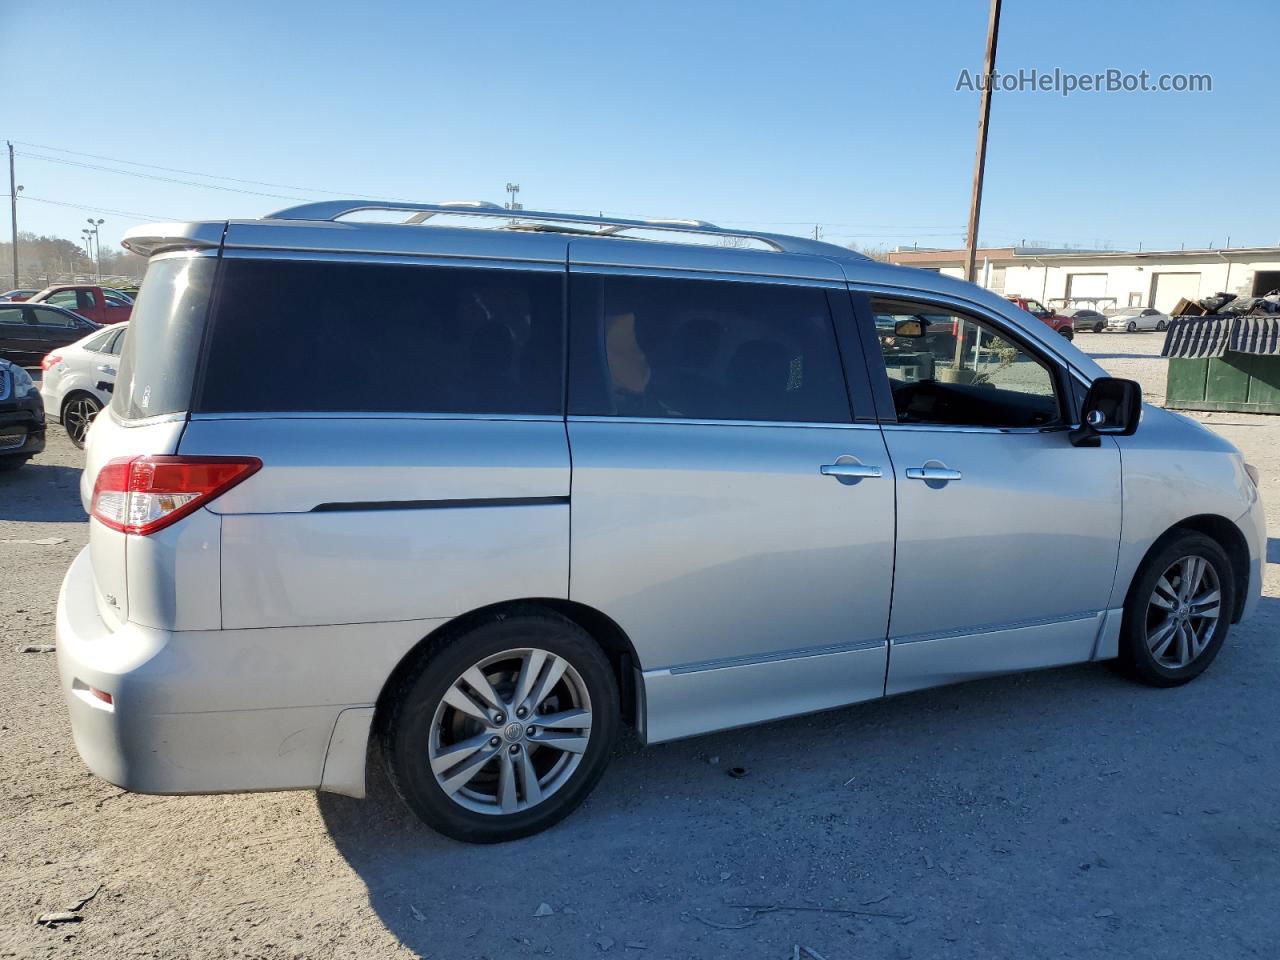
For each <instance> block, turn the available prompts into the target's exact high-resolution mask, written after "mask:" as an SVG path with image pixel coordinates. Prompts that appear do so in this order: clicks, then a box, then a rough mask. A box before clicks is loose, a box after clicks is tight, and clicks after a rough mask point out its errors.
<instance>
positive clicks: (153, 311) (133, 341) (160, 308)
mask: <svg viewBox="0 0 1280 960" xmlns="http://www.w3.org/2000/svg"><path fill="white" fill-rule="evenodd" d="M216 268H217V261H216V260H215V259H214V258H212V257H171V258H167V259H162V260H154V261H152V262H151V264H150V265H148V267H147V275H146V277H145V278H144V280H143V283H142V289H141V291H140V292H139V293H138V300H137V302H136V303H135V304H134V307H133V314H132V316H131V317H130V324H129V325H130V328H131V329H132V330H133V331H134V335H133V336H131V337H127V338H126V339H125V347H124V351H123V353H122V354H121V356H120V373H119V376H118V377H117V378H116V387H115V392H114V395H113V397H112V400H111V409H112V410H113V411H114V412H115V413H116V414H117V415H118V416H120V417H122V418H124V419H126V420H134V419H141V418H143V417H156V416H161V415H164V414H171V413H181V412H185V411H186V410H188V409H189V408H190V406H191V385H192V383H193V381H194V379H195V370H196V362H197V360H198V357H199V352H200V339H201V337H202V335H203V333H204V323H205V315H206V313H207V312H208V306H209V295H210V292H211V290H212V289H213V278H214V272H215V270H216Z"/></svg>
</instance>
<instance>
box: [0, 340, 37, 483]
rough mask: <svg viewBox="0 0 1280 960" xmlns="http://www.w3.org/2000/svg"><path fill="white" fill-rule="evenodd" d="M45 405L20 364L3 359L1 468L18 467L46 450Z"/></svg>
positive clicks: (0, 361) (0, 381)
mask: <svg viewBox="0 0 1280 960" xmlns="http://www.w3.org/2000/svg"><path fill="white" fill-rule="evenodd" d="M44 434H45V425H44V404H43V403H42V402H41V400H40V391H38V390H37V389H36V386H35V384H34V383H33V382H32V380H31V374H29V373H27V371H26V370H24V369H23V368H22V367H21V366H20V365H18V364H16V363H12V362H10V361H9V360H5V359H3V358H0V471H4V470H17V469H18V468H19V467H20V466H22V465H23V464H24V463H26V462H27V461H28V460H30V459H31V458H32V457H34V456H35V455H36V454H37V453H39V452H40V451H41V450H43V449H44Z"/></svg>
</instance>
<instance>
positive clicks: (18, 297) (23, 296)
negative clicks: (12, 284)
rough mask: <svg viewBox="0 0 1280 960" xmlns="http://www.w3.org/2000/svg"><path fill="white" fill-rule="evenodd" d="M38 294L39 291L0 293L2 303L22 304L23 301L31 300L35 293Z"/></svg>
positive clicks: (8, 291) (7, 291)
mask: <svg viewBox="0 0 1280 960" xmlns="http://www.w3.org/2000/svg"><path fill="white" fill-rule="evenodd" d="M38 292H39V291H37V290H6V291H5V292H4V293H0V301H3V302H8V303H21V302H22V301H24V300H27V299H29V298H30V297H31V295H32V294H33V293H38Z"/></svg>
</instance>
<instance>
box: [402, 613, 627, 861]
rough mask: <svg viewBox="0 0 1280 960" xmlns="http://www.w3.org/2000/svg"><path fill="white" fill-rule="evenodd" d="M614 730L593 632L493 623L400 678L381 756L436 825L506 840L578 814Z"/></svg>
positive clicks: (526, 621)
mask: <svg viewBox="0 0 1280 960" xmlns="http://www.w3.org/2000/svg"><path fill="white" fill-rule="evenodd" d="M617 725H618V688H617V682H616V680H615V679H614V675H613V671H612V669H611V668H610V665H609V661H608V659H607V658H606V657H605V655H604V653H603V652H602V651H601V649H600V647H599V646H598V645H597V644H596V643H595V641H594V640H593V639H592V638H591V636H590V635H589V634H587V633H586V632H585V631H584V630H583V629H582V628H581V627H579V626H578V625H577V624H575V623H573V622H572V621H570V620H567V619H565V618H563V617H560V616H558V615H556V614H553V613H550V612H542V611H536V612H528V613H519V614H505V615H503V614H495V615H493V616H492V617H490V618H488V619H486V620H484V621H482V622H480V623H478V624H476V625H474V626H472V627H470V628H469V629H467V630H465V631H464V632H459V633H456V634H454V635H452V636H450V637H445V638H443V639H442V640H441V641H439V642H437V643H434V644H432V645H431V646H430V647H429V648H428V649H427V651H426V652H425V653H424V655H423V657H422V659H421V661H420V662H419V663H418V664H417V665H416V667H415V668H414V669H412V670H410V671H409V673H408V674H407V675H406V677H405V678H404V679H403V680H402V681H401V683H400V685H399V688H398V689H397V690H396V691H394V693H393V695H392V700H391V703H390V706H389V714H388V716H387V718H386V722H385V724H384V726H383V755H384V757H385V759H386V762H387V768H388V773H389V774H390V777H391V781H392V783H393V784H395V787H396V789H397V791H398V792H399V793H400V796H401V797H402V798H403V799H404V801H405V803H406V804H407V805H408V806H409V808H410V809H411V810H413V812H414V813H416V814H417V815H418V816H419V817H420V818H421V819H422V820H423V821H424V822H426V823H427V825H429V826H431V827H433V828H434V829H436V830H438V831H440V832H441V833H443V834H446V835H447V836H450V837H453V838H455V839H457V840H466V841H470V842H474V843H497V842H501V841H504V840H514V839H516V838H518V837H523V836H528V835H529V834H531V833H537V832H538V831H540V830H545V829H546V828H547V827H549V826H551V825H552V824H554V823H556V822H558V821H559V820H561V819H563V818H564V817H565V816H567V815H568V814H569V813H570V812H572V811H573V810H574V808H576V807H577V806H578V805H579V804H580V803H581V802H582V801H583V800H584V799H585V798H586V796H587V794H588V793H590V792H591V789H592V788H593V787H594V786H595V784H596V782H597V781H598V780H599V779H600V777H601V775H602V774H603V773H604V768H605V766H606V765H607V764H608V762H609V756H610V753H611V752H612V749H613V742H614V739H615V737H616V734H617Z"/></svg>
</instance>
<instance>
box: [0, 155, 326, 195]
mask: <svg viewBox="0 0 1280 960" xmlns="http://www.w3.org/2000/svg"><path fill="white" fill-rule="evenodd" d="M18 156H20V157H26V158H27V159H29V160H44V161H45V162H47V163H61V164H65V165H66V166H69V167H81V168H83V169H85V170H98V171H101V172H103V173H115V174H119V175H120V176H123V177H137V178H138V179H140V180H156V181H159V182H161V183H176V184H181V185H183V186H188V187H202V188H204V189H205V190H222V191H225V192H227V193H243V194H248V195H251V196H255V197H271V198H273V199H275V200H294V201H305V200H306V199H307V198H306V197H290V196H286V195H284V194H281V193H263V192H262V191H261V190H244V189H242V188H240V187H224V186H223V185H222V184H219V183H196V182H195V181H193V180H179V179H177V178H175V177H162V176H159V175H157V174H154V173H142V172H140V171H137V170H117V169H115V168H114V167H104V166H102V165H101V164H97V163H84V162H82V161H80V160H65V159H63V158H61V157H46V156H44V155H42V154H39V153H26V152H25V151H24V152H22V153H19V154H18Z"/></svg>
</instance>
